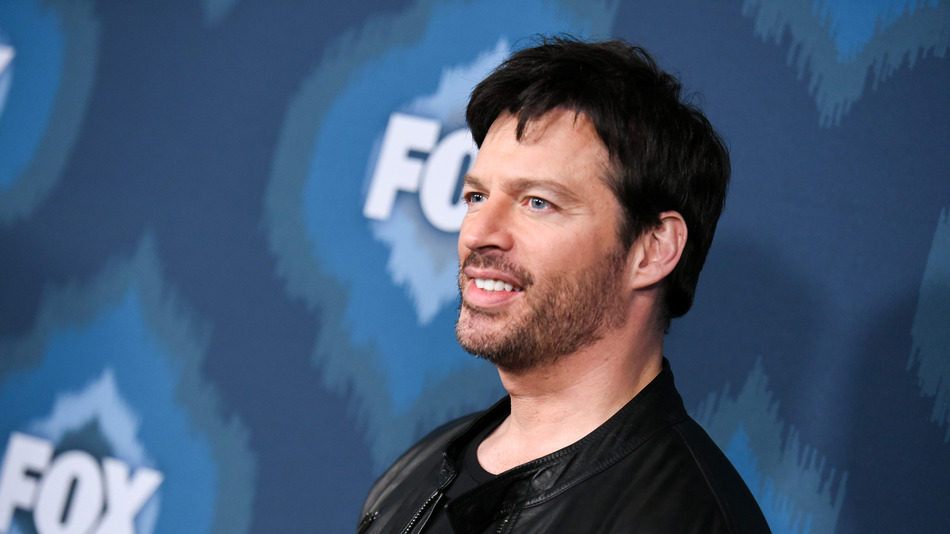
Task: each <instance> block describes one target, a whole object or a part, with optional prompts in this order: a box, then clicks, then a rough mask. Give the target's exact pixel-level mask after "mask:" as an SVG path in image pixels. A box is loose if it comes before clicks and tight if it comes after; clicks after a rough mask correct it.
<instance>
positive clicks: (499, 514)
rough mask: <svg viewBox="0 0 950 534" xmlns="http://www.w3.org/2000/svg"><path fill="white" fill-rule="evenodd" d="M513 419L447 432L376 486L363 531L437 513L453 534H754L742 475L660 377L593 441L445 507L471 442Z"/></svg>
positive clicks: (407, 525) (759, 522)
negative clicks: (442, 511)
mask: <svg viewBox="0 0 950 534" xmlns="http://www.w3.org/2000/svg"><path fill="white" fill-rule="evenodd" d="M509 410H510V405H509V399H507V398H506V399H503V400H502V401H500V402H499V403H498V404H496V405H495V406H494V407H492V408H491V409H489V410H488V411H486V412H484V413H482V414H480V415H478V416H477V417H476V416H469V417H466V418H463V419H460V420H458V421H454V422H452V423H449V424H447V425H445V426H443V427H441V428H439V429H437V430H435V431H434V432H432V433H431V434H429V436H427V437H426V438H424V439H423V440H422V441H420V442H419V443H417V444H416V445H415V446H413V447H412V448H411V449H410V450H409V451H408V452H406V453H405V454H404V455H403V456H402V457H401V458H400V459H399V460H398V461H397V462H396V463H395V464H394V465H393V466H392V467H391V468H390V469H389V470H388V471H387V472H386V473H385V474H384V475H383V476H382V477H381V478H380V479H379V480H378V481H377V482H376V484H375V485H374V486H373V489H372V490H371V491H370V493H369V496H368V497H367V499H366V503H365V504H364V506H363V518H362V520H361V521H360V525H359V530H358V532H359V533H361V534H362V533H400V532H405V533H418V532H424V528H425V524H426V521H427V520H428V518H429V516H430V515H431V513H432V511H433V510H434V509H436V507H440V506H446V512H447V513H448V516H449V519H450V521H451V523H452V526H453V528H454V529H455V532H456V533H459V534H476V533H482V532H499V533H510V532H518V533H529V532H530V533H558V532H563V533H571V534H581V533H583V534H587V533H614V532H617V533H619V532H623V533H637V532H643V533H647V532H650V533H687V532H696V533H699V532H702V533H740V532H741V533H760V532H769V527H768V525H767V524H766V521H765V518H764V517H763V515H762V512H761V511H760V510H759V507H758V505H757V504H756V502H755V499H754V498H753V497H752V494H751V493H750V492H749V490H748V488H747V487H746V485H745V483H744V482H743V481H742V479H741V478H740V477H739V474H738V473H737V472H736V470H735V469H734V468H733V467H732V464H730V463H729V460H727V459H726V457H725V455H724V454H723V453H722V452H721V451H720V450H719V448H718V447H717V446H716V445H715V443H713V441H712V439H710V438H709V436H708V435H707V434H706V432H705V431H703V429H702V428H700V426H699V425H698V424H697V423H696V422H695V421H693V420H692V419H691V418H690V417H689V416H688V415H687V413H686V410H685V409H684V407H683V401H682V399H681V398H680V396H679V393H677V391H676V388H675V386H674V384H673V374H672V372H671V371H670V369H669V364H668V363H667V362H666V361H664V365H663V371H662V372H661V373H660V375H659V376H657V378H655V379H654V380H653V381H652V382H651V383H650V384H649V385H648V386H647V387H646V388H644V389H643V391H641V392H640V393H639V394H638V395H637V396H636V397H635V398H634V399H633V400H632V401H630V402H629V403H628V404H627V405H626V406H624V407H623V408H622V409H621V410H620V411H619V412H617V413H616V414H615V415H614V416H613V417H611V418H610V419H609V420H608V421H607V422H605V423H604V424H603V425H601V426H600V427H599V428H597V429H596V430H594V431H593V432H591V433H590V434H589V435H587V436H586V437H584V438H583V439H581V440H580V441H578V442H577V443H574V444H573V445H570V446H568V447H566V448H564V449H561V450H559V451H557V452H554V453H552V454H550V455H548V456H545V457H543V458H539V459H537V460H534V461H531V462H528V463H527V464H524V465H521V466H518V467H516V468H514V469H511V470H509V471H506V472H505V473H502V474H501V475H499V476H498V477H496V478H495V479H494V480H492V481H491V482H489V483H487V484H484V485H482V486H479V487H477V488H475V489H474V490H471V491H469V492H468V493H465V494H464V495H461V496H460V497H458V498H457V499H455V500H453V501H451V502H448V503H446V502H445V500H446V498H445V496H444V494H443V491H444V490H445V488H447V487H448V486H449V485H450V484H451V482H452V481H453V480H454V478H455V476H456V466H457V465H459V462H460V461H461V457H460V455H461V453H462V451H464V448H465V445H466V444H467V443H468V441H469V440H470V439H471V437H472V436H473V435H475V434H477V433H478V431H479V430H480V429H484V428H485V426H486V425H495V424H498V422H499V421H500V420H502V419H504V418H505V417H506V416H507V415H508V413H509Z"/></svg>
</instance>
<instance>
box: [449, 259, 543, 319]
mask: <svg viewBox="0 0 950 534" xmlns="http://www.w3.org/2000/svg"><path fill="white" fill-rule="evenodd" d="M459 282H460V287H461V289H462V292H463V297H464V300H465V303H466V304H468V305H471V306H475V307H485V308H490V307H494V306H498V305H501V304H504V303H506V302H508V301H509V300H511V299H512V298H515V297H517V296H518V295H520V294H521V293H522V292H523V291H524V288H525V287H528V286H529V285H530V284H531V277H530V275H528V274H527V272H526V271H525V270H524V269H522V268H520V267H518V266H517V265H515V264H513V263H511V262H510V261H508V260H507V259H505V258H504V256H501V255H497V254H496V255H482V254H475V253H473V254H470V255H469V256H467V257H466V258H465V260H464V261H463V262H462V269H461V273H460V274H459Z"/></svg>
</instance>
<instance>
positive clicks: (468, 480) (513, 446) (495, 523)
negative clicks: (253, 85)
mask: <svg viewBox="0 0 950 534" xmlns="http://www.w3.org/2000/svg"><path fill="white" fill-rule="evenodd" d="M679 92H680V86H679V83H678V82H677V81H676V80H675V79H674V78H673V77H671V76H669V75H668V74H666V73H664V72H662V71H660V70H659V69H658V68H657V66H656V64H655V63H654V61H653V59H652V58H650V56H649V55H648V54H647V53H646V52H644V51H643V50H641V49H639V48H634V47H631V46H629V45H627V44H625V43H622V42H616V41H614V42H605V43H583V42H579V41H575V40H570V39H560V38H555V39H546V40H544V41H543V42H542V43H541V44H540V45H539V46H536V47H534V48H529V49H525V50H522V51H519V52H517V53H515V54H514V55H513V56H512V57H511V58H509V59H508V60H507V61H506V62H505V63H504V64H502V65H501V66H500V67H499V68H498V69H497V70H496V71H495V72H494V73H493V74H491V75H490V76H489V77H488V78H487V79H485V80H484V81H483V82H481V83H480V84H479V85H478V86H477V87H476V88H475V90H474V91H473V93H472V98H471V101H470V103H469V106H468V109H467V114H466V119H467V120H468V124H469V126H470V127H471V129H472V134H473V137H474V139H475V142H476V143H477V144H478V145H479V147H480V151H479V155H478V157H477V158H476V161H475V163H474V164H473V166H472V168H471V169H470V171H469V173H468V174H467V175H466V177H465V180H464V186H463V195H464V198H465V201H466V202H467V204H468V212H467V215H466V216H465V219H464V221H463V223H462V228H461V233H460V235H459V243H458V250H459V261H460V272H459V290H460V292H461V306H460V311H459V318H458V323H457V325H456V334H457V337H458V340H459V342H460V344H461V345H462V347H463V348H465V350H467V351H469V352H471V353H473V354H475V355H477V356H479V357H482V358H486V359H488V360H489V361H491V362H492V363H493V364H494V365H495V366H497V368H498V373H499V376H500V377H501V380H502V383H503V385H504V386H505V389H506V390H507V391H508V393H509V397H508V398H506V399H504V400H502V401H501V402H499V403H498V404H496V405H495V406H494V407H493V408H491V409H489V410H488V411H486V412H484V413H482V414H478V415H475V416H470V417H467V418H463V419H461V420H459V421H455V422H452V423H449V424H448V425H446V426H444V427H442V428H440V429H438V430H436V431H434V432H433V433H432V434H430V435H429V436H428V437H426V438H424V439H423V440H422V441H420V442H419V443H418V444H416V445H415V446H414V447H413V448H412V449H410V450H409V451H408V452H407V453H406V454H405V455H404V456H403V457H402V458H401V459H400V460H398V461H397V462H396V464H395V465H394V466H393V467H392V468H390V470H389V471H388V472H387V473H385V474H384V475H383V476H382V478H380V480H379V481H378V482H377V483H376V485H375V486H374V488H373V489H372V491H371V492H370V494H369V497H368V498H367V501H366V504H365V505H364V509H363V519H362V521H361V523H360V530H359V531H360V532H406V533H415V532H426V533H444V532H455V533H487V532H532V533H534V532H543V533H557V532H564V533H594V532H597V533H599V532H604V533H606V532H624V533H629V532H661V533H681V532H703V533H710V532H768V526H767V525H766V522H765V519H764V518H763V516H762V513H761V511H760V510H759V507H758V506H757V504H756V503H755V500H754V499H753V497H752V495H751V493H750V492H749V490H748V489H747V487H746V486H745V484H744V483H743V481H742V480H741V478H740V477H739V475H738V474H737V473H736V471H735V469H733V467H732V465H731V464H730V463H729V461H728V460H727V459H726V458H725V456H724V455H723V454H722V452H720V450H719V449H718V448H717V447H716V446H715V444H714V443H713V442H712V440H711V439H710V438H709V437H708V436H707V435H706V433H705V432H704V431H703V430H702V429H701V428H700V427H699V426H698V425H697V424H696V423H695V422H694V421H693V420H692V419H690V418H689V416H688V415H687V414H686V411H685V410H684V408H683V403H682V400H681V399H680V396H679V394H678V393H677V392H676V389H675V387H674V384H673V376H672V373H671V371H670V369H669V364H668V363H667V362H666V360H665V358H664V356H663V337H664V334H665V332H666V330H667V328H668V326H669V321H670V319H671V318H673V317H678V316H680V315H683V314H684V313H686V311H687V310H688V309H689V307H690V306H691V304H692V300H693V293H694V290H695V286H696V282H697V279H698V276H699V271H700V270H701V268H702V265H703V262H704V260H705V257H706V252H707V250H708V248H709V245H710V243H711V241H712V236H713V232H714V230H715V227H716V222H717V220H718V218H719V214H720V213H721V211H722V206H723V202H724V200H725V194H726V186H727V183H728V179H729V161H728V155H727V152H726V149H725V148H724V146H723V143H722V142H721V140H720V138H719V137H718V135H717V134H716V133H715V131H714V130H713V129H712V127H711V126H710V125H709V123H708V121H707V120H706V119H705V117H703V115H702V114H700V113H699V111H697V110H696V109H694V108H692V107H690V106H688V105H686V104H683V103H681V101H680V98H679Z"/></svg>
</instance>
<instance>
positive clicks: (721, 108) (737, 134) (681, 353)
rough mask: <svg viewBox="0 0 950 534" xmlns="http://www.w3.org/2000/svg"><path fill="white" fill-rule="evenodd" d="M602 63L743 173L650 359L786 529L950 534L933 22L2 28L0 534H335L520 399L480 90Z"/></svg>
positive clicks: (480, 19) (440, 20) (733, 10)
mask: <svg viewBox="0 0 950 534" xmlns="http://www.w3.org/2000/svg"><path fill="white" fill-rule="evenodd" d="M557 32H567V33H571V34H574V35H578V36H583V37H593V38H606V37H620V38H624V39H627V40H629V41H631V42H635V43H638V44H641V45H643V46H645V47H646V48H647V49H649V50H651V51H652V52H653V53H654V54H655V55H656V56H657V58H658V59H659V61H660V63H661V64H662V65H663V66H664V67H665V68H666V69H668V70H670V71H672V72H673V73H675V74H677V75H679V76H680V77H681V78H682V80H683V81H684V83H685V85H686V87H687V90H688V91H689V92H691V93H692V92H699V93H701V94H698V95H696V96H695V100H696V101H698V102H699V103H700V104H701V105H702V107H703V108H704V109H705V110H706V112H707V114H708V115H709V117H710V119H711V120H712V122H713V123H714V124H715V125H716V126H717V127H718V128H719V130H720V131H721V133H722V134H723V136H724V137H725V138H726V139H727V141H728V144H729V145H730V147H731V151H732V158H733V168H734V172H733V183H732V188H731V191H730V198H729V200H728V203H727V207H726V211H725V213H724V215H723V218H722V220H721V222H720V227H719V232H718V234H717V238H716V241H715V243H714V244H713V248H712V250H711V252H710V256H709V259H708V261H707V266H706V268H705V270H704V273H703V276H702V278H701V280H700V287H699V291H698V293H697V300H696V304H695V306H694V308H693V311H692V312H690V314H689V315H688V316H686V317H685V318H683V319H681V320H678V321H675V322H674V324H673V329H672V332H671V334H670V335H669V336H668V339H667V347H666V349H667V356H668V357H669V359H670V360H671V362H672V365H673V369H674V371H675V372H676V376H677V381H678V384H679V386H680V389H681V390H682V392H683V394H684V397H685V400H686V403H687V407H688V408H689V409H690V411H691V413H692V414H693V415H694V417H696V418H697V419H698V420H699V421H700V422H701V423H702V424H703V425H704V426H705V427H706V428H707V430H708V431H709V433H710V434H711V435H712V436H713V438H714V439H715V440H716V441H717V442H718V443H719V445H720V446H721V447H722V448H723V450H725V451H726V452H727V454H728V455H729V456H730V458H731V459H732V460H733V462H734V463H735V464H736V465H737V467H738V468H739V470H740V472H741V473H742V475H743V477H744V478H745V479H746V481H747V483H748V484H749V486H750V487H751V488H752V490H753V492H754V493H755V494H756V495H757V497H758V499H759V502H760V504H761V505H762V508H763V510H764V511H765V514H766V517H767V518H768V521H769V523H770V525H771V527H772V529H773V531H775V532H777V533H785V532H788V533H806V532H812V533H826V532H827V533H830V532H841V533H864V532H947V531H950V507H948V506H947V495H950V175H948V170H947V169H950V150H948V146H950V93H948V87H950V59H948V58H947V51H948V48H950V4H948V2H947V1H946V0H875V1H861V2H858V1H854V0H812V1H802V0H743V1H740V0H731V1H723V2H699V1H689V0H671V1H668V2H634V1H623V2H617V1H613V0H603V1H596V0H593V1H580V0H559V1H552V0H524V1H522V2H517V3H514V2H508V1H504V0H404V1H392V0H390V1H385V2H384V1H364V2H358V3H352V4H351V3H345V2H328V1H317V0H299V1H287V2H267V1H264V0H167V1H163V2H155V1H151V2H149V1H134V0H126V1H122V2H109V1H104V0H101V1H96V0H2V2H0V454H2V461H3V463H2V466H0V533H7V532H11V533H12V532H16V533H24V534H26V533H31V532H38V533H39V534H47V533H53V532H56V533H66V532H87V531H94V532H102V533H106V532H138V533H179V532H195V533H228V534H231V533H244V532H248V533H250V532H328V533H336V532H351V531H353V530H354V529H355V524H356V521H357V519H358V517H357V516H358V511H359V507H360V505H361V503H362V499H363V497H364V495H365V493H366V492H367V490H368V489H369V486H370V485H371V484H372V482H373V481H374V479H375V477H377V476H378V475H379V474H380V473H381V471H382V469H384V468H385V467H386V466H387V464H388V463H389V462H391V461H392V460H393V459H394V458H395V457H396V456H397V455H398V454H399V453H400V452H401V451H402V450H404V449H405V448H406V447H407V446H408V445H409V444H411V442H412V441H413V440H415V439H417V438H418V437H419V436H420V435H421V434H423V433H425V432H426V431H427V430H428V429H431V428H433V427H434V426H436V425H437V424H439V423H441V422H444V421H445V420H447V419H448V418H450V417H453V416H456V415H460V414H462V413H466V412H469V411H472V410H475V409H478V408H481V407H485V406H487V405H488V404H490V403H491V402H493V401H494V400H495V399H496V398H497V397H499V396H500V395H502V394H503V391H502V390H501V388H500V386H499V385H498V381H497V376H496V375H495V372H494V370H493V369H492V368H491V367H490V366H487V365H485V364H483V363H481V362H479V361H477V360H475V359H474V358H472V357H470V356H468V355H466V354H464V353H463V352H462V351H461V350H460V349H458V348H457V346H456V343H455V339H454V334H453V327H452V325H453V323H454V318H455V315H456V306H457V295H456V292H457V290H456V288H455V281H454V280H455V276H456V272H457V259H456V251H455V239H456V231H457V228H458V223H459V220H460V209H461V208H460V206H459V204H458V202H457V189H458V178H459V176H460V175H461V174H462V173H464V171H465V169H466V168H467V165H469V164H470V162H471V159H472V156H473V155H474V149H473V147H472V146H471V142H470V138H469V136H468V134H467V131H466V129H465V128H464V122H463V120H462V112H463V109H464V106H465V103H466V98H467V95H468V92H469V91H470V90H471V88H472V87H473V85H474V84H475V83H476V82H477V81H478V80H480V79H481V78H482V77H483V76H484V75H485V74H486V73H487V72H489V71H490V70H491V69H492V68H493V67H494V66H495V65H497V64H498V63H499V62H500V61H501V60H502V59H503V58H504V57H506V56H507V55H508V54H509V53H510V52H511V51H512V50H515V49H517V48H519V47H522V46H525V45H527V44H530V39H529V38H530V37H531V36H532V35H535V34H539V33H541V34H551V33H557Z"/></svg>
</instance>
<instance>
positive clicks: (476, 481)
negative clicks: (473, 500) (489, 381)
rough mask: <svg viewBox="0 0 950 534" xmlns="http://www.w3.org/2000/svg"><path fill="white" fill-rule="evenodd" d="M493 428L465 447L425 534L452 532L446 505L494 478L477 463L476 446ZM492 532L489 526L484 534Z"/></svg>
mask: <svg viewBox="0 0 950 534" xmlns="http://www.w3.org/2000/svg"><path fill="white" fill-rule="evenodd" d="M495 428H497V425H494V426H493V425H488V426H487V427H486V428H485V429H484V430H482V431H481V432H479V433H478V434H477V435H476V436H475V437H474V438H473V439H472V440H471V441H469V442H468V444H467V445H466V446H465V451H464V452H463V453H462V462H461V465H460V466H458V470H459V472H458V475H457V476H456V477H455V480H454V481H453V482H452V485H451V486H449V487H448V489H447V490H446V491H445V496H446V498H445V499H444V500H443V502H442V505H441V506H439V508H438V509H437V510H435V511H433V516H432V518H430V519H429V524H428V525H427V526H426V529H425V534H451V533H452V532H453V531H452V526H451V525H450V524H449V516H448V514H446V513H445V507H446V506H448V503H450V502H452V499H455V498H457V497H458V496H460V495H463V494H465V493H466V492H468V491H470V490H473V489H475V488H477V487H478V486H481V485H482V484H484V483H486V482H489V481H491V480H492V479H493V478H495V476H496V475H493V474H491V473H489V472H488V471H485V468H484V467H482V464H480V463H478V446H479V445H481V444H482V441H483V440H484V439H485V438H487V437H488V435H489V434H491V433H492V431H493V430H495ZM492 531H493V527H491V526H490V527H489V529H488V530H486V531H485V532H492Z"/></svg>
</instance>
